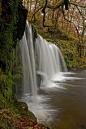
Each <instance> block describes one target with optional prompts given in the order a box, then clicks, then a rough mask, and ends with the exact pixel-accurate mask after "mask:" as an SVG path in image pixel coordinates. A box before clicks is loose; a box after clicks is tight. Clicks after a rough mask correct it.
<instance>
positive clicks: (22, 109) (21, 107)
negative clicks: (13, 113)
mask: <svg viewBox="0 0 86 129" xmlns="http://www.w3.org/2000/svg"><path fill="white" fill-rule="evenodd" d="M15 106H16V108H17V109H18V112H19V114H20V115H21V116H25V115H27V117H28V118H30V119H33V120H37V119H36V117H35V116H34V114H33V113H32V112H30V111H29V110H28V106H27V104H26V103H23V102H17V103H15Z"/></svg>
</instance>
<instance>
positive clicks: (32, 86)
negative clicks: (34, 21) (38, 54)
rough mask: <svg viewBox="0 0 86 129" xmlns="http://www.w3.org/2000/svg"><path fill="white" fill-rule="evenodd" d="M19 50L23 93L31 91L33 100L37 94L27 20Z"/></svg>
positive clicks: (32, 51) (32, 50) (29, 26)
mask: <svg viewBox="0 0 86 129" xmlns="http://www.w3.org/2000/svg"><path fill="white" fill-rule="evenodd" d="M20 50H21V56H22V65H23V81H22V86H23V94H24V95H26V94H29V93H31V94H32V95H33V101H35V98H36V96H37V82H36V68H35V58H34V57H35V56H34V48H33V36H32V29H31V25H29V24H28V22H27V21H26V30H25V32H24V36H23V38H22V40H21V42H20Z"/></svg>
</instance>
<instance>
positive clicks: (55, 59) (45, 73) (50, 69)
mask: <svg viewBox="0 0 86 129" xmlns="http://www.w3.org/2000/svg"><path fill="white" fill-rule="evenodd" d="M19 48H20V52H19ZM19 48H18V49H17V50H18V52H17V54H16V55H17V57H16V60H18V59H17V58H18V56H19V58H21V60H22V61H20V62H22V65H21V66H22V83H21V84H20V85H21V88H20V86H19V88H20V89H21V95H20V101H23V102H26V103H27V105H28V107H29V110H31V111H32V112H33V113H34V114H35V116H36V117H37V118H38V121H40V120H41V119H42V120H45V119H47V117H46V115H47V116H48V115H49V114H48V112H49V107H48V106H46V107H47V108H48V109H47V110H45V106H43V105H42V102H43V103H46V98H45V97H41V96H39V95H38V93H37V91H38V90H37V88H38V84H39V85H40V88H39V89H41V87H42V86H43V87H45V88H47V87H51V88H52V87H54V86H55V87H56V88H58V87H59V86H58V85H57V83H55V81H58V80H59V79H58V78H61V80H62V79H63V77H62V75H61V76H60V73H61V72H63V71H64V72H67V67H66V64H65V61H64V58H63V55H62V53H61V51H60V49H59V48H58V47H57V46H56V45H54V44H53V43H50V42H47V41H46V40H44V39H43V38H42V37H41V36H40V35H38V37H37V39H36V41H35V47H34V46H33V36H32V28H31V25H29V24H28V22H27V21H26V28H25V32H24V35H23V37H22V39H21V41H20V43H19ZM20 56H21V57H20ZM18 64H19V63H18ZM57 75H59V76H57ZM54 76H55V79H54V78H53V77H54ZM39 78H40V79H39ZM59 81H60V80H59ZM17 86H18V85H17ZM16 89H17V90H18V87H17V88H16ZM40 102H41V104H40ZM48 119H49V116H48Z"/></svg>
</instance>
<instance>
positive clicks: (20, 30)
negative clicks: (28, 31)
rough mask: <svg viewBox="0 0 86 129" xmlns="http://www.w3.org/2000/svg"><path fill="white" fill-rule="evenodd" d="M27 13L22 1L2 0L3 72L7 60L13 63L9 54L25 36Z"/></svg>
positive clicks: (0, 40)
mask: <svg viewBox="0 0 86 129" xmlns="http://www.w3.org/2000/svg"><path fill="white" fill-rule="evenodd" d="M27 12H28V11H27V10H26V9H25V8H24V6H23V5H22V0H0V68H1V69H2V70H3V71H5V70H6V60H7V61H8V60H9V62H11V61H10V60H11V55H10V54H9V53H11V52H12V49H13V48H15V47H16V44H17V40H20V39H21V38H22V36H23V34H24V30H25V24H26V19H27ZM8 65H9V66H10V64H8Z"/></svg>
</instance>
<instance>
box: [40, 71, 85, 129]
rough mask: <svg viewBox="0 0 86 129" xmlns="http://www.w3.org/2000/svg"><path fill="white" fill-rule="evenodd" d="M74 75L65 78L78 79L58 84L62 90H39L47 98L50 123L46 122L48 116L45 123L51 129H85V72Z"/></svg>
mask: <svg viewBox="0 0 86 129" xmlns="http://www.w3.org/2000/svg"><path fill="white" fill-rule="evenodd" d="M74 73H75V74H67V75H65V76H68V77H74V78H76V77H78V78H80V79H77V78H76V79H69V80H66V81H63V82H58V85H59V87H60V86H61V87H62V88H54V89H51V90H49V89H46V90H43V89H41V90H39V94H41V95H44V96H46V97H47V98H49V101H48V104H49V108H50V109H52V110H53V113H51V114H52V115H51V117H52V121H50V122H49V121H48V119H50V116H49V117H48V118H47V121H45V123H46V124H49V125H50V126H52V127H53V129H86V79H85V78H86V70H82V71H76V72H74ZM56 83H57V82H56ZM45 103H46V102H45ZM50 109H49V110H50ZM47 110H48V109H47Z"/></svg>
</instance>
